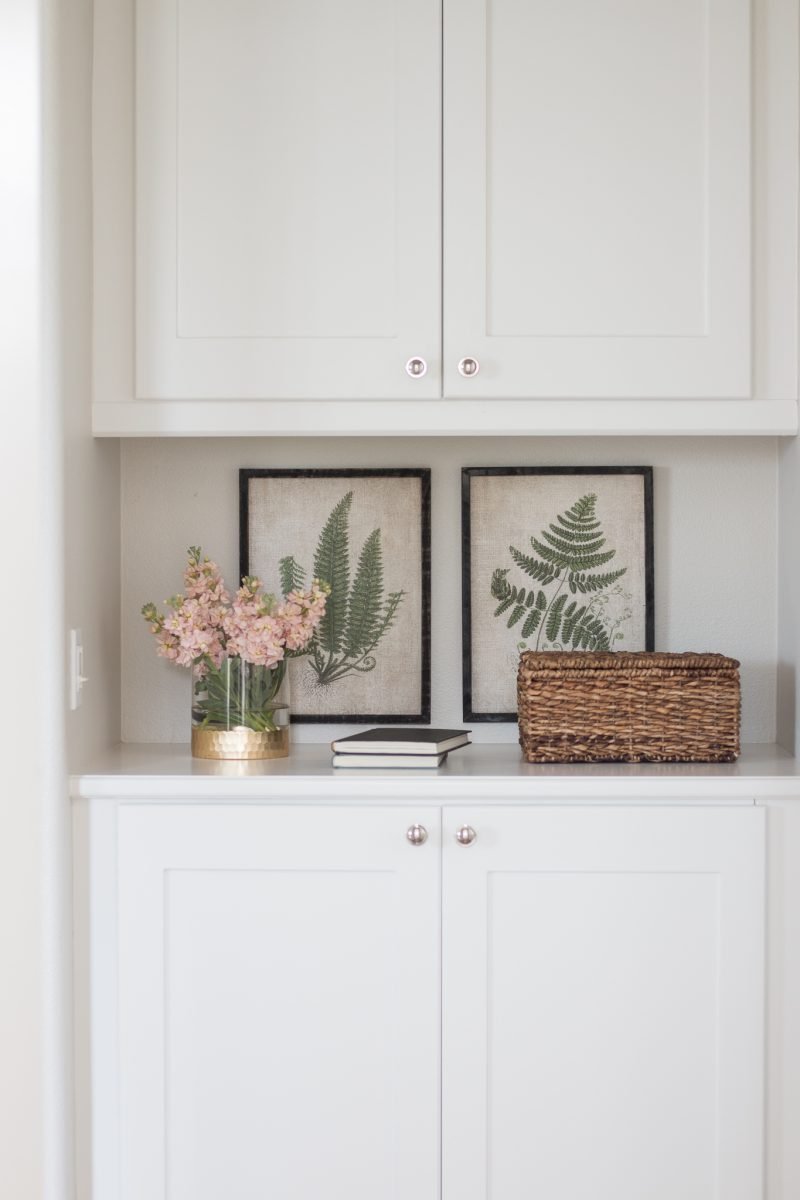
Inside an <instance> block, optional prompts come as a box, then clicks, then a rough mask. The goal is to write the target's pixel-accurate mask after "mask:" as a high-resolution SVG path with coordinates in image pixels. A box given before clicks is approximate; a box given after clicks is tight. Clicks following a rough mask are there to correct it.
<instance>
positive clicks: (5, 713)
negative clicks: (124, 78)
mask: <svg viewBox="0 0 800 1200" xmlns="http://www.w3.org/2000/svg"><path fill="white" fill-rule="evenodd" d="M90 80H91V3H90V0H40V2H39V3H37V2H35V0H6V2H5V3H4V4H2V5H0V190H1V191H2V194H0V201H1V202H2V203H0V211H2V213H3V220H2V222H0V262H1V263H2V272H1V273H0V394H2V396H3V399H4V400H5V402H6V405H5V411H4V414H3V437H2V439H0V513H2V518H0V519H2V534H3V537H2V546H3V564H4V568H5V569H4V571H3V573H2V587H0V609H2V629H3V680H4V683H3V687H2V689H0V695H1V696H2V699H0V707H1V708H2V716H1V717H0V728H2V730H3V731H4V736H5V751H6V753H5V755H4V764H3V784H2V788H1V789H0V810H1V811H2V828H0V892H1V893H2V894H1V895H0V947H1V950H0V953H1V954H2V964H3V972H2V986H0V1196H3V1197H4V1198H5V1197H8V1200H68V1198H69V1197H72V1196H73V1195H74V1186H73V1185H74V1169H73V1148H72V1145H73V1139H72V1095H73V1082H72V1010H71V1004H70V995H71V990H72V976H71V959H72V909H71V903H70V897H71V886H72V847H71V836H70V830H71V821H70V806H69V802H68V799H67V771H68V769H69V766H70V765H71V766H72V767H73V768H76V767H77V766H78V765H79V764H80V763H81V762H82V761H83V760H84V758H85V756H86V755H87V754H90V753H91V752H92V751H93V750H95V749H97V748H98V747H99V746H100V745H102V744H105V743H107V742H109V741H113V740H116V738H117V737H118V730H119V700H118V695H119V668H118V658H119V653H118V645H119V621H118V607H119V605H118V599H119V449H118V447H116V446H114V445H113V444H102V445H100V444H97V443H95V442H94V441H93V440H92V438H91V435H90V426H89V415H90V409H89V399H90V396H89V390H90V389H89V372H90V347H91V286H90V281H91V178H90V163H91V136H90V134H91V126H90ZM68 620H69V621H70V622H72V623H76V624H78V623H79V624H81V625H83V627H84V631H85V633H86V634H87V642H88V645H89V648H90V651H89V669H90V670H92V669H93V671H94V679H93V683H92V687H91V689H90V690H89V691H88V692H87V704H86V706H85V708H84V709H83V710H82V712H81V713H80V714H76V715H73V716H71V717H69V718H68V716H67V713H66V695H67V692H66V671H65V666H66V638H65V631H66V624H67V621H68Z"/></svg>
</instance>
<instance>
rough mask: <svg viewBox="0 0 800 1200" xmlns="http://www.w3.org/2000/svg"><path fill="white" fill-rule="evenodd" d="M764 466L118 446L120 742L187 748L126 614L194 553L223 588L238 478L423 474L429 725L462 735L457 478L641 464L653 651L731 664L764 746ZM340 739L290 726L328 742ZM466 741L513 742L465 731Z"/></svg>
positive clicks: (772, 675)
mask: <svg viewBox="0 0 800 1200" xmlns="http://www.w3.org/2000/svg"><path fill="white" fill-rule="evenodd" d="M776 459H777V454H776V443H775V441H774V440H773V439H755V438H753V439H733V438H731V439H728V438H723V439H718V438H714V439H710V438H709V439H680V438H649V439H644V438H613V439H612V438H600V439H591V438H575V439H535V438H497V439H492V440H483V441H482V440H479V439H474V438H447V439H416V440H415V439H408V438H396V439H391V440H374V439H368V438H361V439H348V440H345V439H322V438H317V439H314V438H309V439H307V440H304V441H301V440H297V439H286V440H279V439H275V440H267V439H253V440H244V439H242V440H240V439H231V440H213V441H212V440H208V441H206V440H166V439H165V440H142V441H128V442H125V443H124V444H123V447H122V597H123V615H122V675H123V719H122V730H123V740H125V741H133V742H137V741H161V742H171V741H176V742H180V741H186V740H188V736H189V691H188V680H187V675H186V672H184V671H182V670H180V669H178V668H175V667H173V666H171V665H170V664H168V663H166V662H164V661H163V660H159V659H157V658H156V656H155V651H154V647H153V645H152V644H151V643H152V639H151V637H150V635H149V633H148V631H147V628H146V626H145V625H144V622H143V621H142V619H141V617H140V616H139V609H140V607H141V604H142V603H143V602H144V601H145V600H150V599H152V600H155V601H157V602H160V601H162V600H163V599H164V598H165V597H166V596H170V595H172V594H173V593H174V592H176V591H177V590H179V587H180V583H181V570H182V566H183V562H184V557H185V550H186V547H187V546H189V545H191V544H194V543H201V544H202V545H203V547H204V549H205V550H206V552H207V553H209V554H210V555H211V556H212V557H213V558H215V559H216V560H217V561H218V562H219V563H220V565H221V567H222V568H223V571H224V573H225V576H226V578H227V579H228V580H229V581H234V580H235V579H236V575H237V569H238V491H237V487H238V478H237V471H238V468H239V467H259V466H294V467H315V466H316V467H319V466H339V467H345V466H355V467H357V466H429V467H431V468H433V530H432V541H433V554H432V559H433V603H432V610H433V612H432V639H433V680H432V685H433V686H432V692H433V697H432V699H433V705H432V709H433V711H432V720H433V723H434V724H435V725H445V726H448V725H456V726H458V725H460V724H461V723H462V715H461V622H460V611H461V567H460V536H461V534H460V468H461V467H462V466H492V465H503V464H506V465H526V464H529V465H535V464H557V465H591V464H611V465H613V464H642V465H653V466H654V468H655V567H656V647H657V648H658V649H664V650H714V651H720V652H723V653H726V654H732V655H734V656H735V657H737V658H741V660H742V664H743V673H742V680H743V696H744V717H743V736H744V738H745V740H747V741H771V740H773V739H774V736H775V721H776V714H775V687H776V668H775V646H776V636H777V634H776V624H777V617H776V603H775V575H776V568H777V548H776V505H777V462H776ZM342 730H343V727H342V726H336V727H331V726H308V725H306V726H302V725H300V726H296V727H295V731H294V736H295V737H296V739H297V740H298V741H299V740H305V741H326V740H328V739H329V738H330V737H331V736H335V735H336V734H337V733H338V734H341V733H342ZM473 732H474V737H475V740H476V741H480V740H484V741H486V740H503V741H509V742H510V741H515V740H516V736H517V734H516V726H515V725H500V726H497V725H486V724H478V723H475V724H474V725H473Z"/></svg>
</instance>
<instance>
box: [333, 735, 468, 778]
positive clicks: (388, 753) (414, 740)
mask: <svg viewBox="0 0 800 1200" xmlns="http://www.w3.org/2000/svg"><path fill="white" fill-rule="evenodd" d="M469 732H470V731H469V730H468V729H394V728H386V729H367V730H366V732H365V733H354V734H352V735H351V736H350V737H346V738H339V739H338V741H335V742H332V743H331V749H332V750H333V765H334V766H335V767H372V768H373V769H374V768H376V767H423V768H424V767H440V766H441V765H442V763H443V762H444V761H445V759H446V758H447V755H448V753H449V752H450V751H451V750H457V749H458V748H459V746H469V744H470V740H469Z"/></svg>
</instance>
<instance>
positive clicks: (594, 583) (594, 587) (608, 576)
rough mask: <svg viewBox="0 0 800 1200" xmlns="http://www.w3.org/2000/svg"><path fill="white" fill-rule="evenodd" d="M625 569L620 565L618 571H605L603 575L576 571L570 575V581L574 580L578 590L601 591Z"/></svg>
mask: <svg viewBox="0 0 800 1200" xmlns="http://www.w3.org/2000/svg"><path fill="white" fill-rule="evenodd" d="M627 569H628V568H627V567H620V569H619V570H618V571H606V573H605V574H604V575H586V574H583V573H577V574H573V575H571V576H570V583H573V582H574V583H575V586H576V587H577V589H578V591H579V592H601V591H603V589H604V588H607V587H610V586H611V584H612V583H614V581H615V580H617V579H619V577H620V575H624V574H625V572H626V571H627Z"/></svg>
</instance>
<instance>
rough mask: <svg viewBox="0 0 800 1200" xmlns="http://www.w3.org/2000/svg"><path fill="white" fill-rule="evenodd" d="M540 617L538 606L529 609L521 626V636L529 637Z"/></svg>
mask: <svg viewBox="0 0 800 1200" xmlns="http://www.w3.org/2000/svg"><path fill="white" fill-rule="evenodd" d="M541 619H542V610H541V609H540V608H533V609H531V611H530V612H529V613H528V615H527V617H526V618H525V624H524V625H523V626H522V636H523V638H529V637H530V636H531V634H532V633H535V632H536V630H537V628H538V625H539V622H540V621H541Z"/></svg>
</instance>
